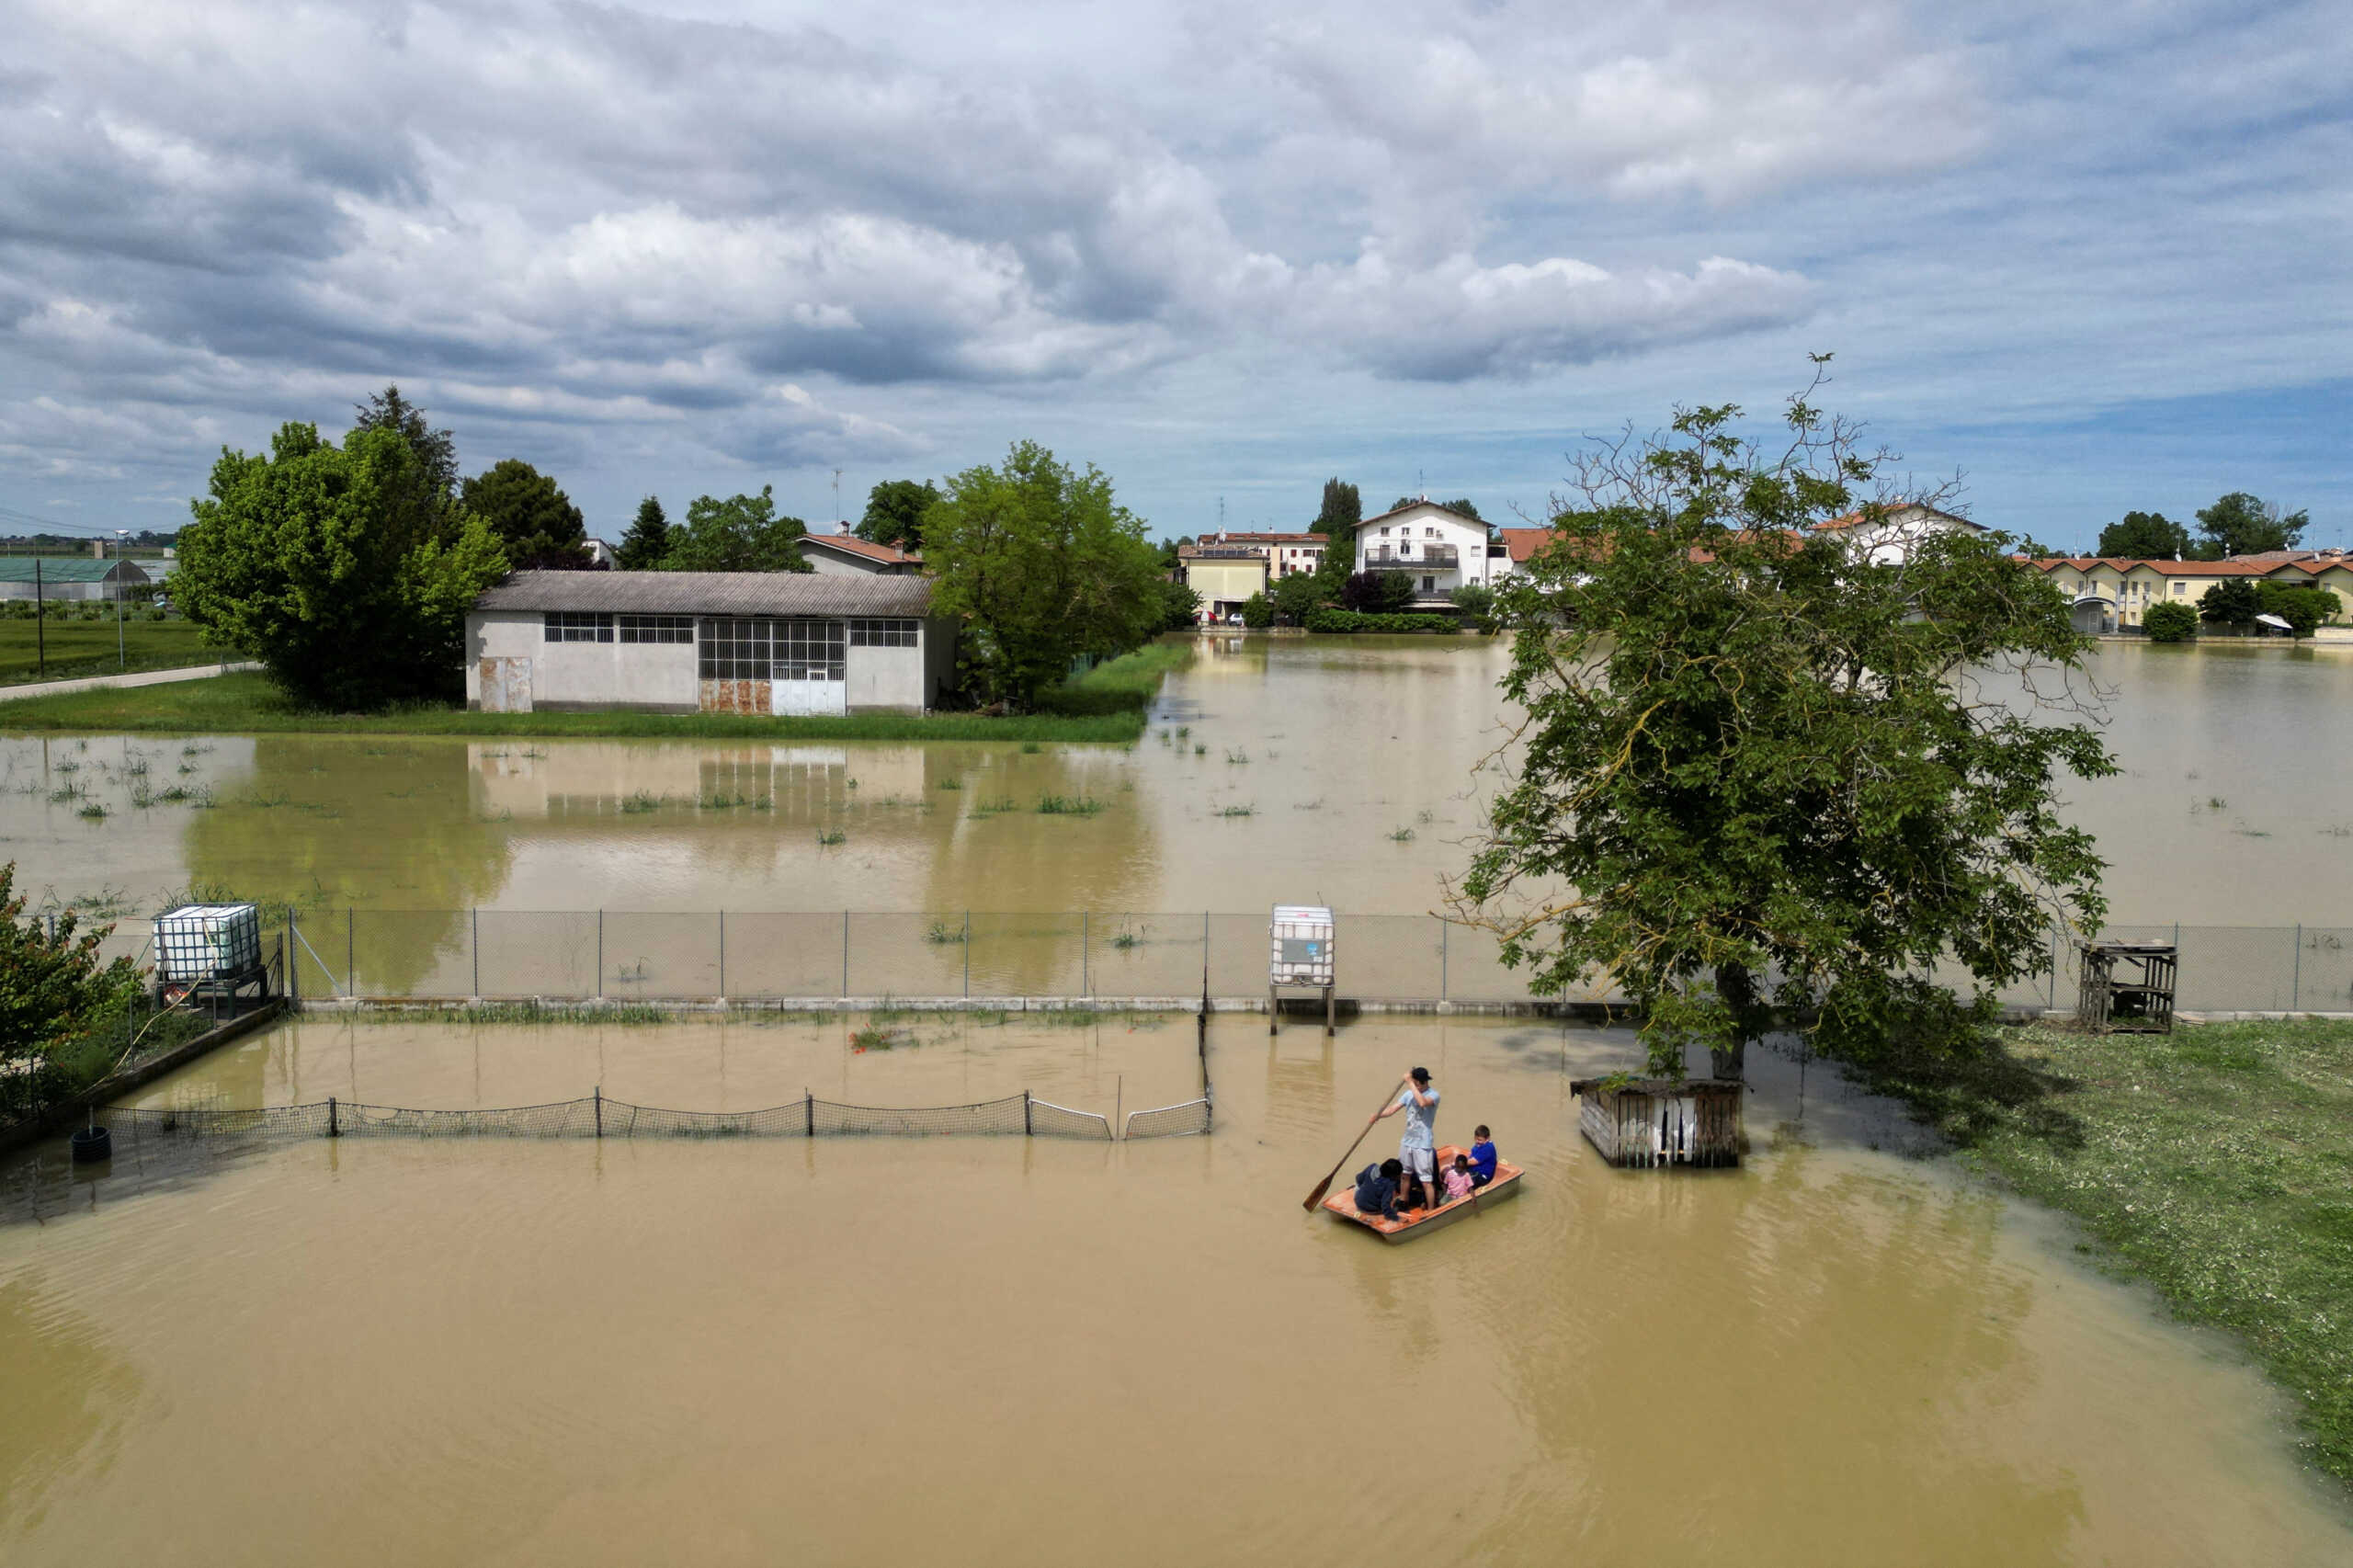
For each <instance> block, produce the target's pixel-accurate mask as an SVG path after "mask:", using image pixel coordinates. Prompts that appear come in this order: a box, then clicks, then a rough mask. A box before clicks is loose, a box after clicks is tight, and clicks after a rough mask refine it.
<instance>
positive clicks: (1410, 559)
mask: <svg viewBox="0 0 2353 1568" xmlns="http://www.w3.org/2000/svg"><path fill="white" fill-rule="evenodd" d="M1356 552H1357V561H1356V569H1357V570H1358V571H1359V572H1400V573H1403V574H1405V576H1406V578H1407V579H1408V580H1409V581H1411V582H1412V584H1413V585H1414V602H1415V605H1417V606H1427V607H1430V608H1437V607H1439V606H1442V605H1445V604H1447V603H1448V602H1449V596H1450V595H1451V594H1452V593H1453V592H1454V590H1455V589H1457V588H1460V587H1463V586H1465V585H1476V586H1479V587H1486V586H1488V585H1491V584H1492V583H1493V582H1494V580H1495V576H1496V575H1497V568H1498V566H1499V565H1500V566H1501V567H1502V569H1503V570H1504V571H1506V572H1508V570H1509V565H1508V562H1509V559H1510V558H1509V556H1508V554H1507V553H1506V547H1505V546H1503V545H1501V544H1497V543H1495V542H1493V541H1492V540H1490V538H1489V535H1488V528H1487V525H1486V524H1484V523H1483V522H1480V521H1479V520H1478V519H1476V518H1475V517H1464V516H1462V514H1461V513H1460V512H1449V511H1448V510H1447V509H1446V508H1445V507H1444V506H1438V504H1437V503H1435V502H1432V501H1427V500H1422V501H1410V502H1408V503H1406V504H1405V505H1404V506H1399V507H1397V508H1395V509H1394V510H1392V511H1387V512H1383V513H1381V516H1379V517H1367V518H1366V519H1365V520H1364V521H1363V522H1361V523H1358V525H1357V540H1356Z"/></svg>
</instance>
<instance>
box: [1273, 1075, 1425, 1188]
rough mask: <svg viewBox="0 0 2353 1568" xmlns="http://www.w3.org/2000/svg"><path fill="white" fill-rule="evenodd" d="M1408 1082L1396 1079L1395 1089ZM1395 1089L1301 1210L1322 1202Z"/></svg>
mask: <svg viewBox="0 0 2353 1568" xmlns="http://www.w3.org/2000/svg"><path fill="white" fill-rule="evenodd" d="M1410 1081H1411V1080H1410V1079H1406V1078H1400V1079H1398V1080H1397V1089H1402V1088H1404V1086H1405V1085H1406V1084H1407V1083H1408V1082H1410ZM1397 1089H1392V1090H1390V1091H1389V1093H1388V1095H1386V1096H1383V1097H1382V1099H1381V1104H1379V1105H1378V1106H1376V1107H1374V1108H1373V1112H1372V1115H1371V1116H1370V1117H1368V1118H1367V1119H1365V1124H1364V1132H1359V1133H1358V1134H1357V1141H1356V1142H1355V1143H1351V1144H1349V1145H1348V1153H1347V1154H1343V1155H1341V1156H1340V1158H1339V1161H1338V1163H1337V1164H1336V1165H1333V1167H1332V1168H1331V1170H1330V1171H1329V1172H1327V1173H1326V1174H1325V1176H1324V1179H1323V1180H1322V1181H1319V1182H1317V1183H1316V1184H1315V1190H1314V1191H1313V1192H1311V1193H1309V1194H1308V1195H1307V1201H1306V1202H1304V1203H1302V1204H1301V1205H1300V1207H1301V1208H1302V1209H1304V1210H1307V1211H1308V1212H1309V1213H1311V1214H1313V1213H1314V1212H1315V1206H1316V1205H1317V1204H1319V1203H1321V1202H1323V1201H1324V1194H1325V1193H1327V1192H1329V1191H1331V1190H1332V1178H1333V1177H1334V1176H1338V1175H1339V1174H1340V1166H1341V1165H1347V1163H1348V1156H1349V1155H1350V1154H1354V1153H1356V1152H1357V1145H1358V1144H1359V1143H1362V1142H1364V1133H1365V1132H1370V1131H1372V1124H1373V1123H1374V1122H1376V1121H1379V1120H1380V1119H1381V1112H1382V1111H1384V1110H1386V1109H1388V1108H1389V1102H1390V1100H1391V1099H1392V1098H1394V1097H1395V1096H1396V1094H1397Z"/></svg>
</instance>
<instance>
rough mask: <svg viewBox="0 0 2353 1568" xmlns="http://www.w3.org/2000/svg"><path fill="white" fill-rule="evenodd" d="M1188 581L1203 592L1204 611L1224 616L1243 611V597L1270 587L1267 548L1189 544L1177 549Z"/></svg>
mask: <svg viewBox="0 0 2353 1568" xmlns="http://www.w3.org/2000/svg"><path fill="white" fill-rule="evenodd" d="M1176 570H1177V572H1178V574H1179V575H1180V576H1181V578H1182V580H1183V582H1184V584H1185V585H1186V586H1187V587H1188V588H1190V589H1192V590H1193V592H1195V593H1197V594H1199V595H1200V596H1201V613H1202V614H1204V615H1206V616H1208V617H1209V618H1210V619H1212V620H1223V619H1226V618H1227V617H1228V616H1232V615H1237V614H1239V613H1241V609H1242V604H1243V601H1244V600H1245V599H1247V598H1248V597H1250V596H1251V595H1253V594H1263V593H1265V592H1266V591H1267V551H1266V550H1265V548H1264V547H1263V546H1258V545H1247V544H1188V545H1180V546H1178V547H1177V551H1176Z"/></svg>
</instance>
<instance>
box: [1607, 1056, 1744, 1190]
mask: <svg viewBox="0 0 2353 1568" xmlns="http://www.w3.org/2000/svg"><path fill="white" fill-rule="evenodd" d="M1743 1088H1744V1085H1741V1084H1739V1083H1738V1082H1719V1081H1717V1080H1715V1079H1711V1078H1700V1079H1696V1080H1693V1081H1690V1082H1687V1083H1677V1082H1676V1081H1675V1080H1674V1079H1671V1078H1624V1077H1614V1076H1613V1077H1608V1078H1574V1079H1572V1080H1570V1082H1569V1091H1570V1093H1572V1094H1574V1095H1575V1096H1577V1102H1578V1105H1577V1128H1578V1131H1582V1132H1583V1133H1584V1134H1585V1135H1586V1142H1590V1143H1591V1144H1592V1145H1593V1146H1594V1147H1595V1148H1597V1149H1598V1150H1600V1151H1601V1157H1602V1158H1603V1159H1605V1160H1608V1162H1609V1163H1610V1164H1611V1165H1626V1166H1640V1167H1643V1168H1644V1169H1648V1168H1651V1167H1653V1166H1658V1165H1722V1166H1730V1165H1738V1164H1740V1145H1741V1132H1740V1096H1741V1094H1742V1091H1743Z"/></svg>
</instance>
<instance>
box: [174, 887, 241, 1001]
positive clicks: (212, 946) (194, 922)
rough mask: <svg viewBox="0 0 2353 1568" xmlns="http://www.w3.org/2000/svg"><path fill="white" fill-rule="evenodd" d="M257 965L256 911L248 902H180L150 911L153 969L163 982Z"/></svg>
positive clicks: (193, 979)
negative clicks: (160, 910) (156, 912)
mask: <svg viewBox="0 0 2353 1568" xmlns="http://www.w3.org/2000/svg"><path fill="white" fill-rule="evenodd" d="M260 967H261V911H260V910H259V909H257V908H256V907H255V906H254V905H252V904H250V903H184V904H181V905H180V906H179V907H178V908H176V909H167V910H165V912H164V913H163V914H161V915H157V916H155V973H156V977H157V978H158V979H160V980H162V981H164V982H165V983H167V984H173V985H193V984H195V983H198V982H199V981H205V980H217V979H224V978H227V977H229V976H232V975H240V974H248V973H251V972H252V971H255V970H256V969H259V968H260Z"/></svg>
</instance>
